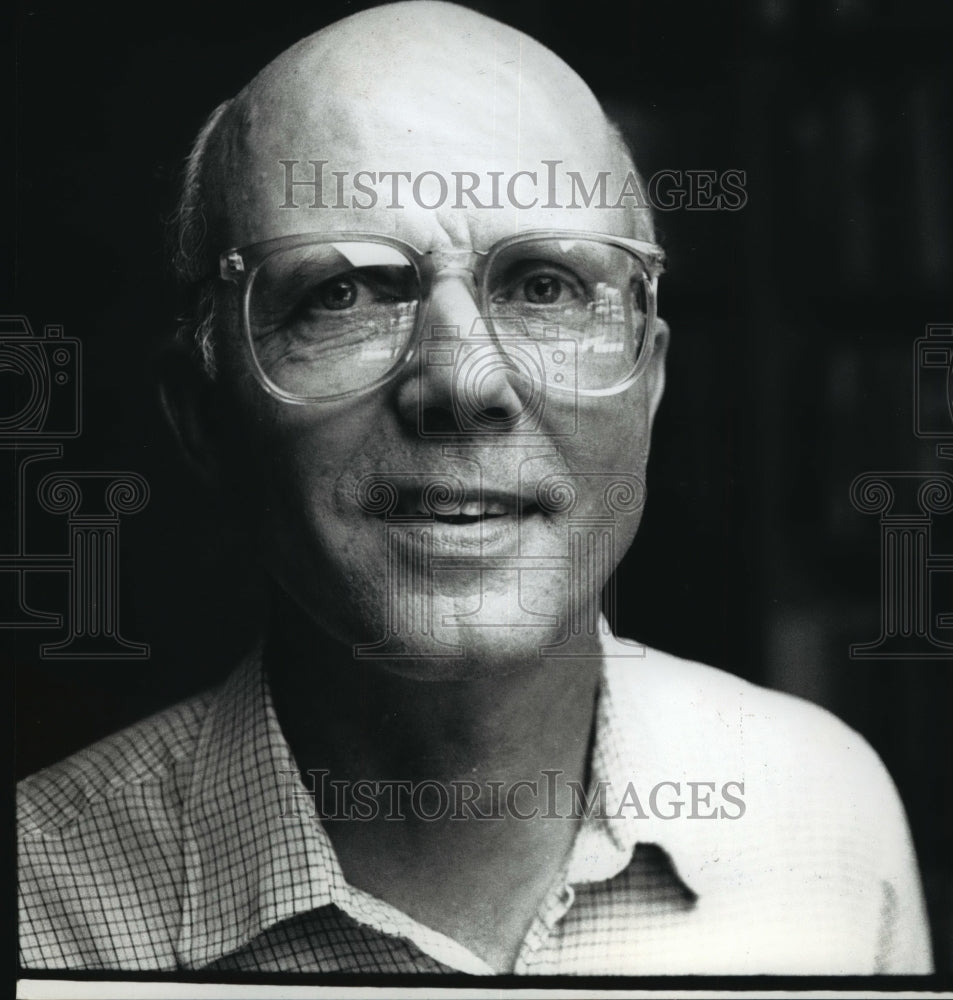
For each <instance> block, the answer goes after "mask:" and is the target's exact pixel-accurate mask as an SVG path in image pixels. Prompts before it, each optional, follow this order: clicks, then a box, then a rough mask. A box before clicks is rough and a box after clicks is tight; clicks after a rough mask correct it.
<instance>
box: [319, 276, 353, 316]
mask: <svg viewBox="0 0 953 1000" xmlns="http://www.w3.org/2000/svg"><path fill="white" fill-rule="evenodd" d="M315 298H316V299H317V301H318V302H319V303H320V304H321V305H322V306H324V308H325V309H335V310H338V309H350V308H351V306H353V305H354V303H355V302H356V301H357V284H356V283H355V282H354V281H352V280H351V279H350V278H334V279H333V280H331V281H326V282H325V283H324V284H323V285H321V286H320V288H318V289H316V291H315Z"/></svg>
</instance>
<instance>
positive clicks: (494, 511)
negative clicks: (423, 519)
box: [401, 497, 519, 518]
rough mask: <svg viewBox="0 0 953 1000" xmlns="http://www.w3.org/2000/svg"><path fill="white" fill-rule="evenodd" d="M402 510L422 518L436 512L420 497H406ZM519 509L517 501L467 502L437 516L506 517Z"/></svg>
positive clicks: (445, 510)
mask: <svg viewBox="0 0 953 1000" xmlns="http://www.w3.org/2000/svg"><path fill="white" fill-rule="evenodd" d="M401 509H402V511H403V513H405V514H417V515H421V516H429V515H432V514H433V513H434V511H432V510H430V509H428V507H427V506H426V505H425V504H424V502H423V500H422V499H421V498H420V497H415V498H413V499H411V498H410V497H406V498H405V500H404V502H403V503H402V504H401ZM518 509H519V502H518V501H517V500H515V499H514V500H499V499H490V500H466V501H464V502H463V503H461V504H458V505H457V506H456V507H453V508H451V509H444V510H442V511H441V512H440V513H439V514H438V515H437V516H438V517H441V518H447V517H471V518H481V517H505V516H506V515H510V514H515V513H516V512H517V510H518Z"/></svg>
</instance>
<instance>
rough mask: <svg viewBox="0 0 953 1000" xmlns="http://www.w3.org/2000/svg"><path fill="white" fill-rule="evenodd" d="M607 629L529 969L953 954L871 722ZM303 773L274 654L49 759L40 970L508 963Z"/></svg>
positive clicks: (810, 970)
mask: <svg viewBox="0 0 953 1000" xmlns="http://www.w3.org/2000/svg"><path fill="white" fill-rule="evenodd" d="M603 647H604V653H605V656H604V660H603V670H602V679H601V686H600V692H599V698H598V701H597V709H596V711H597V717H596V726H595V739H594V745H593V754H592V768H591V770H592V773H591V783H590V786H589V788H590V791H592V792H594V791H596V790H599V789H601V790H603V791H604V793H605V806H604V808H596V809H593V811H592V813H591V815H590V816H589V817H587V818H584V819H583V821H582V822H581V824H580V825H579V828H578V832H577V835H576V837H575V841H574V844H573V848H572V851H571V853H570V857H569V860H568V863H567V865H566V866H565V867H564V869H563V871H562V872H561V874H560V876H559V877H558V878H557V879H556V880H555V882H554V883H553V885H552V886H551V888H550V890H549V892H548V893H547V894H546V895H545V897H544V899H543V900H542V902H541V904H540V906H539V908H538V911H537V913H536V915H535V918H534V920H533V922H532V924H531V926H530V927H529V930H528V932H527V934H526V936H525V938H524V940H523V942H522V945H521V947H520V950H519V954H518V957H517V959H516V963H515V967H514V971H515V972H517V973H523V974H546V975H554V974H596V975H598V974H616V975H619V974H622V975H641V974H652V975H658V974H755V973H778V974H780V973H794V974H798V973H801V974H821V973H824V974H828V973H829V974H861V975H863V974H874V973H921V972H929V971H930V970H931V957H930V948H929V943H928V942H929V932H928V928H927V924H926V920H925V913H924V906H923V899H922V894H921V890H920V884H919V876H918V873H917V867H916V860H915V857H914V854H913V850H912V846H911V842H910V837H909V832H908V829H907V824H906V820H905V817H904V814H903V809H902V806H901V805H900V802H899V800H898V797H897V794H896V790H895V789H894V787H893V784H892V782H891V780H890V778H889V776H888V775H887V773H886V771H885V769H884V767H883V765H882V764H881V762H880V760H879V758H878V757H877V755H876V754H875V753H874V752H873V750H871V749H870V747H869V746H868V745H867V744H866V743H865V742H864V741H863V739H862V738H861V737H859V736H858V735H857V734H856V733H855V732H853V731H852V730H850V729H849V728H848V727H846V726H845V725H844V724H843V723H841V722H839V721H838V720H837V719H835V718H834V717H833V716H832V715H830V714H829V713H827V712H826V711H824V710H823V709H820V708H817V707H816V706H813V705H810V704H809V703H807V702H803V701H801V700H799V699H796V698H792V697H790V696H787V695H782V694H778V693H776V692H771V691H767V690H765V689H763V688H759V687H757V686H755V685H752V684H749V683H747V682H744V681H742V680H740V679H738V678H737V677H734V676H732V675H730V674H726V673H724V672H722V671H719V670H716V669H714V668H712V667H706V666H703V665H701V664H697V663H690V662H687V661H684V660H680V659H678V658H676V657H673V656H670V655H668V654H665V653H661V652H658V651H655V650H651V649H646V650H645V651H644V655H637V654H638V653H639V652H640V650H641V647H636V648H633V646H632V644H623V643H622V642H620V641H619V640H615V639H612V638H611V637H609V638H606V639H605V640H604V643H603ZM633 654H636V655H633ZM289 781H290V782H293V783H294V788H293V789H292V791H293V792H294V795H293V796H292V798H293V799H294V800H296V801H300V800H303V799H304V798H305V797H306V796H307V788H306V786H305V784H303V783H302V781H301V778H300V776H296V764H295V761H294V758H293V756H292V754H291V751H290V749H289V747H288V745H287V743H286V741H285V739H284V737H283V734H282V732H281V729H280V726H279V723H278V719H277V717H276V715H275V712H274V708H273V706H272V703H271V697H270V693H269V690H268V685H267V682H266V680H265V677H264V673H263V670H262V666H261V663H260V658H259V657H258V656H257V655H254V656H252V657H250V658H249V659H248V660H247V661H246V662H245V663H243V664H242V665H241V666H240V668H239V669H238V670H237V671H236V672H235V673H234V674H233V675H232V676H231V677H230V678H229V680H228V681H227V682H226V683H225V684H224V685H223V686H222V687H221V688H220V689H219V690H218V691H216V692H213V693H208V694H205V695H201V696H198V697H196V698H193V699H191V700H189V701H186V702H184V703H182V704H180V705H178V706H175V707H173V708H171V709H168V710H166V711H164V712H162V713H160V714H158V715H156V716H154V717H152V718H151V719H148V720H146V721H144V722H141V723H138V724H136V725H134V726H132V727H131V728H129V729H127V730H125V731H123V732H121V733H118V734H116V735H114V736H112V737H109V738H107V739H105V740H103V741H101V742H99V743H97V744H95V745H94V746H92V747H90V748H88V749H86V750H84V751H82V752H81V753H78V754H76V755H75V756H73V757H71V758H69V759H68V760H66V761H64V762H63V763H60V764H58V765H56V766H54V767H52V768H48V769H47V770H45V771H42V772H39V773H38V774H36V775H32V776H31V777H29V778H27V779H26V780H25V781H24V782H22V783H21V786H20V789H19V795H18V813H19V821H18V830H19V849H20V862H19V877H20V951H21V964H22V965H23V966H24V967H25V968H28V969H30V968H32V969H40V968H47V969H50V968H52V969H57V968H58V969H124V970H176V969H207V968H216V969H230V970H256V971H261V970H275V971H283V972H289V971H292V972H294V971H301V972H337V971H353V972H378V973H379V972H386V973H399V972H450V971H462V972H468V973H477V974H481V973H482V974H486V973H490V972H492V970H491V969H490V967H489V966H488V965H487V964H486V963H485V962H484V961H483V960H481V959H480V958H479V957H478V956H476V955H474V954H473V953H472V952H471V951H469V950H468V949H467V948H466V947H464V945H462V944H461V943H459V942H457V941H455V940H454V939H452V938H450V937H448V936H447V935H445V934H442V933H440V931H439V930H438V929H434V928H430V927H427V926H424V925H423V924H421V923H419V922H418V921H416V920H414V919H412V918H411V917H410V916H409V915H407V914H406V913H403V912H402V911H400V910H399V909H397V908H395V907H394V906H392V905H390V904H388V903H387V902H385V901H384V900H381V899H378V898H376V897H374V896H372V895H370V894H368V893H366V892H364V891H362V890H361V889H359V888H357V887H355V886H353V885H350V884H349V883H348V882H347V881H346V879H345V878H344V875H343V873H342V870H341V866H340V864H339V862H338V859H337V857H336V855H335V852H334V849H333V847H332V844H331V841H330V839H329V837H328V835H327V832H326V830H325V829H324V827H323V826H322V824H321V822H320V821H319V820H317V819H315V818H314V816H313V815H312V814H310V813H309V812H308V810H306V809H305V810H302V809H289V808H288V803H289V785H288V783H289ZM679 803H681V804H680V805H679ZM519 891H520V888H519V886H518V885H514V887H513V892H514V893H517V892H519Z"/></svg>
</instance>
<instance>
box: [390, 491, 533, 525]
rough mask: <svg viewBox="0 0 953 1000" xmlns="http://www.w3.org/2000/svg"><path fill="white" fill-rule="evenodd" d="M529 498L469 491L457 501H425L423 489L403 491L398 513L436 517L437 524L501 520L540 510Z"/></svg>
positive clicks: (527, 514) (480, 522) (522, 516)
mask: <svg viewBox="0 0 953 1000" xmlns="http://www.w3.org/2000/svg"><path fill="white" fill-rule="evenodd" d="M538 509H539V508H538V506H537V505H536V503H535V502H533V501H530V500H528V499H525V498H522V497H519V496H513V495H507V494H494V493H487V492H486V491H483V493H482V495H480V491H467V493H466V495H465V496H464V497H463V499H462V500H458V502H456V503H452V502H448V503H441V502H438V501H433V500H431V501H430V502H429V503H428V502H426V501H425V498H424V496H423V494H422V493H421V492H420V491H417V490H412V491H402V492H401V494H400V497H399V500H398V504H397V509H396V513H398V514H401V515H404V516H418V517H427V518H433V520H434V521H435V522H436V523H438V524H447V525H459V526H464V527H465V526H468V525H473V524H484V523H488V522H491V521H498V520H500V519H502V518H525V517H528V516H530V515H532V514H533V513H535V512H536V511H537V510H538Z"/></svg>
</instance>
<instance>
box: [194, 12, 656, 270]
mask: <svg viewBox="0 0 953 1000" xmlns="http://www.w3.org/2000/svg"><path fill="white" fill-rule="evenodd" d="M312 161H316V162H321V163H323V164H325V165H326V170H327V173H328V182H329V187H330V186H333V184H334V181H333V179H332V178H333V177H334V176H335V174H336V173H337V174H341V175H345V176H347V177H348V178H354V177H355V176H356V175H360V174H361V172H362V171H363V172H369V173H371V174H373V175H374V177H375V180H376V179H377V178H378V175H380V183H384V176H385V173H389V172H396V173H401V172H403V173H404V174H407V175H409V176H410V177H416V176H419V175H421V174H427V173H440V174H441V176H443V177H446V176H449V175H451V174H453V173H455V172H456V173H467V172H472V173H477V174H479V175H480V176H481V177H490V176H492V175H493V174H494V173H497V174H498V175H499V176H501V177H504V178H506V177H512V176H513V175H514V174H517V173H518V172H520V171H528V172H530V173H532V172H534V171H536V172H537V173H538V172H539V171H541V169H542V168H541V163H543V162H544V161H558V162H559V163H560V164H561V165H562V169H563V171H564V173H565V172H568V171H574V172H575V173H576V174H577V175H578V176H579V177H580V178H584V183H586V184H587V185H591V183H592V181H593V178H596V177H597V176H598V174H599V173H600V171H609V172H611V173H612V175H613V176H614V177H615V178H622V177H624V176H625V175H626V174H627V173H628V172H629V171H631V170H632V169H633V165H632V163H631V160H630V158H629V154H628V151H627V150H626V148H625V144H624V142H623V141H622V140H621V138H620V136H619V133H618V131H617V130H616V129H615V128H614V127H613V126H612V124H611V123H610V122H609V121H608V120H607V119H606V116H605V114H604V112H603V111H602V108H601V107H600V105H599V103H598V101H597V100H596V98H595V97H594V96H593V94H592V92H591V91H590V89H589V88H588V86H587V85H586V84H585V83H584V82H583V80H582V79H581V78H580V77H579V76H578V75H577V74H576V73H575V72H574V71H573V70H572V69H571V68H570V67H569V66H567V65H566V63H564V62H563V61H562V60H561V59H559V58H558V57H557V56H556V55H555V54H554V53H552V52H551V51H550V50H549V49H547V48H546V47H545V46H543V45H541V44H540V43H539V42H537V41H535V40H534V39H532V38H530V37H529V36H527V35H525V34H523V33H522V32H520V31H517V30H516V29H514V28H511V27H509V26H507V25H504V24H501V23H499V22H498V21H494V20H492V19H491V18H488V17H485V16H484V15H482V14H479V13H476V12H474V11H472V10H469V9H467V8H465V7H459V6H457V5H455V4H450V3H443V2H436V0H433V2H431V0H426V2H423V0H414V2H404V3H392V4H385V5H383V6H380V7H375V8H373V9H370V10H366V11H362V12H360V13H357V14H354V15H352V16H350V17H347V18H344V19H343V20H341V21H338V22H336V23H334V24H332V25H330V26H328V27H326V28H324V29H322V30H321V31H319V32H317V33H316V34H313V35H311V36H309V37H307V38H305V39H303V40H302V41H300V42H298V43H297V44H296V45H294V46H292V47H291V48H290V49H288V50H287V51H285V52H284V53H282V54H281V55H280V56H278V57H277V58H276V59H275V60H274V61H273V62H271V63H270V64H269V65H268V66H266V67H265V68H264V69H263V70H262V71H261V72H260V73H259V74H258V76H256V77H255V79H254V80H252V81H251V83H249V84H248V86H246V87H245V88H244V89H243V90H242V91H241V93H240V94H238V96H237V97H236V98H234V99H233V100H232V101H230V102H227V104H226V105H223V106H222V107H221V108H220V109H218V111H217V112H216V115H215V116H214V117H213V119H212V120H211V121H210V123H209V124H208V126H207V127H206V130H205V132H204V134H203V135H202V136H200V140H199V142H198V143H197V145H196V148H195V150H194V151H193V156H192V157H191V159H190V165H189V176H187V178H186V187H187V190H186V192H185V197H184V199H183V203H182V208H183V211H181V212H180V218H179V227H180V232H179V246H180V248H182V249H183V250H184V253H182V254H181V255H180V263H184V264H185V266H184V267H181V266H180V272H184V273H185V274H188V273H189V272H190V271H191V272H192V273H191V274H190V275H189V276H190V277H196V276H197V273H196V272H198V273H205V274H208V273H210V272H212V271H213V270H214V257H215V255H217V254H218V253H219V252H221V251H222V250H223V249H225V248H226V247H229V246H243V245H248V244H251V243H255V242H259V241H262V240H266V239H270V238H272V237H276V236H283V235H288V234H290V233H295V232H310V231H315V230H319V229H336V230H340V231H346V230H350V231H378V232H385V233H387V232H390V233H391V234H393V233H394V232H395V231H396V228H397V227H398V225H399V224H398V222H397V221H396V220H395V217H394V216H395V213H393V212H390V213H386V212H384V213H377V214H371V213H368V212H367V211H362V209H363V208H366V203H361V204H360V205H359V206H358V207H357V208H354V207H353V206H352V205H351V206H349V207H348V208H347V209H344V210H336V211H328V212H310V213H309V212H307V211H304V212H301V211H298V212H295V211H287V210H279V206H282V205H287V204H288V200H287V199H286V197H285V196H286V194H287V191H288V188H287V183H288V180H289V167H288V166H287V164H288V163H289V162H290V163H292V164H293V165H294V166H293V168H292V170H293V171H298V173H297V174H295V177H296V178H299V179H300V177H301V176H304V177H307V176H309V171H311V167H310V166H309V164H311V163H312ZM302 171H303V173H302ZM365 175H366V174H365ZM311 176H313V174H311ZM387 183H396V182H394V181H393V180H392V179H390V178H389V179H388V181H387ZM528 183H529V181H528V180H526V179H525V178H523V179H522V184H523V186H522V187H521V188H516V187H514V189H512V191H513V194H514V201H515V200H516V193H517V191H518V192H519V197H520V201H519V205H520V207H521V208H522V207H523V206H524V204H526V201H525V200H524V199H525V191H526V189H527V188H526V185H527V184H528ZM539 183H541V184H542V183H550V184H552V183H553V181H552V178H550V179H549V181H547V182H543V181H540V182H539ZM560 183H561V184H562V185H563V187H565V186H566V184H567V183H568V182H567V180H566V177H565V176H563V177H562V178H561V181H560ZM618 183H619V182H618V181H617V184H616V187H617V188H618ZM394 190H395V191H396V187H395V188H394ZM331 196H333V195H329V197H331ZM478 197H481V198H484V199H485V195H484V194H481V195H479V196H478ZM317 200H318V199H315V201H317ZM345 200H347V199H345ZM538 201H540V202H543V201H545V198H541V199H538ZM471 204H472V202H471ZM189 207H191V211H189ZM507 207H512V206H507ZM335 208H337V206H335ZM626 208H627V210H626V211H625V212H624V213H621V214H619V213H617V217H616V219H615V220H610V219H609V218H608V213H603V216H602V217H601V218H600V219H599V220H598V227H596V226H590V228H600V229H601V228H604V227H605V226H606V225H608V230H609V231H613V232H618V233H620V234H622V233H623V231H625V234H627V235H639V236H642V237H644V238H651V236H652V232H651V219H650V216H649V212H648V211H647V210H639V209H638V206H633V205H632V204H631V203H630V204H629V205H627V207H626ZM633 208H635V209H636V210H635V211H633ZM445 215H446V213H445ZM462 215H463V213H461V212H457V216H462ZM497 215H499V213H497ZM577 215H578V213H577ZM510 216H511V217H512V228H513V230H514V231H516V230H518V229H520V228H523V229H525V228H533V227H536V228H541V227H544V226H550V227H556V228H576V222H577V221H580V222H581V220H577V218H576V216H574V215H570V216H568V221H569V223H570V225H568V226H567V216H566V214H565V212H564V213H563V214H562V215H559V214H558V213H557V214H555V215H554V214H553V213H552V212H549V213H547V212H546V211H545V210H544V209H543V208H539V207H538V206H537V209H536V210H535V211H533V212H530V211H527V210H523V211H520V212H519V213H518V217H517V214H516V213H513V212H511V213H510ZM623 216H624V217H625V219H624V221H622V222H620V221H619V220H620V219H622V218H623ZM196 220H198V221H199V223H200V224H199V225H198V226H195V225H194V223H195V222H196ZM190 223H191V225H190ZM479 223H480V220H479V219H478V218H475V217H474V215H473V213H471V215H470V217H468V218H467V219H462V218H443V219H441V220H440V225H441V226H442V229H443V230H444V231H447V232H451V233H457V232H459V231H460V230H461V229H462V228H466V227H469V228H470V230H471V231H472V230H473V227H474V225H477V226H479ZM400 225H403V226H404V232H403V234H404V235H405V236H409V237H411V238H412V239H413V238H414V237H415V236H417V235H418V230H420V229H421V226H423V228H426V224H424V223H421V224H420V225H417V223H416V221H415V220H410V222H409V228H408V220H407V219H403V220H401V222H400ZM187 230H190V231H187ZM432 236H433V234H427V233H423V235H422V237H421V238H422V239H424V241H425V242H426V240H428V239H431V238H432ZM200 244H201V246H200ZM427 248H428V247H426V246H422V249H427ZM200 258H201V262H200ZM190 261H191V266H189V263H190Z"/></svg>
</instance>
